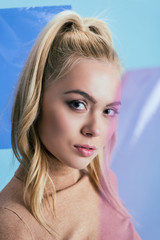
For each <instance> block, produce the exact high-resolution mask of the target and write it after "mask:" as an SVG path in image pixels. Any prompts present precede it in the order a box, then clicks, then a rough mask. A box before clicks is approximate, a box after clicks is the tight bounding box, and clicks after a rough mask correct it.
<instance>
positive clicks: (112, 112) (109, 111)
mask: <svg viewBox="0 0 160 240" xmlns="http://www.w3.org/2000/svg"><path fill="white" fill-rule="evenodd" d="M104 112H105V114H106V115H108V116H110V117H115V116H116V115H117V114H119V112H118V110H117V109H110V108H108V109H106V110H105V111H104Z"/></svg>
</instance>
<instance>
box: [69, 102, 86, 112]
mask: <svg viewBox="0 0 160 240" xmlns="http://www.w3.org/2000/svg"><path fill="white" fill-rule="evenodd" d="M67 104H68V105H69V107H70V108H72V109H75V110H78V111H83V110H86V103H85V102H83V101H79V100H73V101H70V102H67Z"/></svg>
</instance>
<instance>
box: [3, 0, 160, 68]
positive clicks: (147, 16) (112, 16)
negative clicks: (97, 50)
mask: <svg viewBox="0 0 160 240" xmlns="http://www.w3.org/2000/svg"><path fill="white" fill-rule="evenodd" d="M53 5H71V6H72V9H73V10H75V11H77V12H78V13H80V14H81V15H82V16H84V17H86V16H93V17H96V16H97V17H100V18H102V19H103V20H105V21H106V22H107V23H108V24H109V27H110V28H111V31H112V33H113V39H114V43H115V47H116V49H117V51H118V52H119V53H120V56H121V59H122V62H123V63H124V66H125V67H126V69H132V68H144V67H151V66H160V57H159V56H160V47H159V42H160V31H159V26H160V14H159V13H160V1H159V0H152V1H146V0H129V1H128V0H114V1H113V0H99V1H92V0H88V1H86V0H81V1H78V0H70V1H69V0H21V1H19V0H14V1H13V0H5V1H1V2H0V8H7V7H31V6H53Z"/></svg>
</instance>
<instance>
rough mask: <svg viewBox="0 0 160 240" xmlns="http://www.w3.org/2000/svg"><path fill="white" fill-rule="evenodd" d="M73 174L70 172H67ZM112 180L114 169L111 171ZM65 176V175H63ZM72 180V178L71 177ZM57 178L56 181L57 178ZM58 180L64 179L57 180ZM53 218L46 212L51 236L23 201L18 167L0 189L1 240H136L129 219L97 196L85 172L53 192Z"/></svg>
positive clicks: (21, 175)
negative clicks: (54, 194)
mask: <svg viewBox="0 0 160 240" xmlns="http://www.w3.org/2000/svg"><path fill="white" fill-rule="evenodd" d="M70 177H71V178H72V176H71V175H70ZM110 177H111V178H112V181H114V182H115V177H114V175H113V173H112V172H111V173H110ZM63 180H64V179H63ZM71 180H72V179H71ZM57 182H58V181H57ZM60 182H61V184H62V182H64V181H60ZM56 214H57V217H56V219H53V218H52V216H50V215H49V214H48V215H46V217H47V218H48V219H49V220H50V223H51V224H52V225H53V227H54V229H55V230H56V232H57V235H56V236H57V238H55V237H53V236H51V235H50V234H49V233H48V232H47V231H46V230H45V228H44V227H42V226H41V225H40V224H39V223H38V222H37V220H36V219H35V218H34V217H33V216H32V214H31V213H30V211H29V210H28V209H27V208H26V207H25V205H24V203H23V170H22V168H21V167H20V168H19V169H18V171H17V172H16V173H15V176H14V177H13V178H12V179H11V181H10V182H9V184H8V185H7V186H6V187H5V188H4V189H3V190H2V192H1V193H0V239H1V240H51V239H52V240H53V239H58V240H62V239H63V240H139V239H140V237H139V236H138V234H137V233H136V231H135V229H134V227H133V224H132V223H131V222H130V220H129V219H126V218H124V217H122V216H121V215H120V214H118V213H117V212H116V211H115V210H114V209H113V208H112V207H110V206H109V204H107V203H105V204H104V202H103V201H102V199H100V196H99V195H98V193H97V192H96V191H95V189H94V187H93V186H92V184H91V181H90V178H89V176H88V175H87V174H83V175H82V176H81V177H80V179H79V180H78V181H77V182H76V183H73V184H71V185H70V186H68V187H66V188H65V189H60V190H58V191H57V193H56Z"/></svg>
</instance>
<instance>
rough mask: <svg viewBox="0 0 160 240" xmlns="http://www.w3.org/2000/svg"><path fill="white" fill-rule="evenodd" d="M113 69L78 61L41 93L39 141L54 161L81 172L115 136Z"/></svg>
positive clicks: (117, 93) (118, 83)
mask: <svg viewBox="0 0 160 240" xmlns="http://www.w3.org/2000/svg"><path fill="white" fill-rule="evenodd" d="M120 89H121V81H120V74H119V71H118V70H117V68H116V67H115V66H114V65H113V64H111V63H109V62H107V61H106V62H101V61H96V60H95V61H93V60H81V61H80V62H79V63H78V64H77V65H75V66H74V67H73V69H72V70H71V71H70V72H69V73H68V74H67V75H66V76H65V77H64V78H63V79H62V80H60V81H57V82H53V84H52V85H51V86H50V87H49V88H47V89H46V90H45V92H44V96H43V99H42V111H41V116H40V120H39V123H38V132H39V136H40V139H41V141H42V143H43V144H44V146H45V147H46V148H47V150H48V151H49V152H50V153H51V154H52V155H54V156H55V157H56V158H57V160H58V161H60V162H61V163H63V164H64V165H67V166H69V167H72V168H75V169H83V168H85V167H86V166H87V165H88V164H89V163H90V162H91V161H92V160H93V158H94V157H95V156H96V155H97V154H98V152H99V151H100V150H102V148H103V147H104V146H105V144H107V142H108V141H109V140H110V138H111V137H112V135H113V133H114V132H115V128H116V122H117V113H118V109H119V107H120V99H121V90H120Z"/></svg>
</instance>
